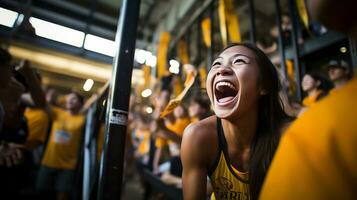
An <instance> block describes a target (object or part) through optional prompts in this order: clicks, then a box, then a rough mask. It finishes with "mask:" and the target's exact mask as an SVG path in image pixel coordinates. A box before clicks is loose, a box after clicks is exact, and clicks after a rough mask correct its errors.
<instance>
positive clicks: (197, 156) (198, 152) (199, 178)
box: [181, 125, 210, 200]
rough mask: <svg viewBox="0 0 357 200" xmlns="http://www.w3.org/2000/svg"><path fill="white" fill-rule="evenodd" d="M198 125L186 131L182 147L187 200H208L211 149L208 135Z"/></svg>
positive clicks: (184, 186)
mask: <svg viewBox="0 0 357 200" xmlns="http://www.w3.org/2000/svg"><path fill="white" fill-rule="evenodd" d="M201 132H202V129H199V128H198V126H197V125H190V126H188V127H187V128H186V129H185V133H184V136H183V140H182V146H181V160H182V166H183V173H182V182H183V194H184V199H186V200H199V199H206V186H207V178H206V177H207V169H208V166H209V157H208V155H209V153H210V152H209V149H208V148H205V146H207V145H205V144H207V142H206V141H205V140H207V138H206V134H204V133H201Z"/></svg>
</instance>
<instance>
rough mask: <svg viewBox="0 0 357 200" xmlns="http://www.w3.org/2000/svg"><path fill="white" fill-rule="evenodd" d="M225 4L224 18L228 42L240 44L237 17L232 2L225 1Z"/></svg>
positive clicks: (230, 0) (229, 0)
mask: <svg viewBox="0 0 357 200" xmlns="http://www.w3.org/2000/svg"><path fill="white" fill-rule="evenodd" d="M225 4H226V12H227V14H226V16H227V27H228V36H229V40H230V42H232V43H238V42H241V40H242V39H241V35H240V27H239V19H238V15H237V13H236V11H235V5H234V1H233V0H225Z"/></svg>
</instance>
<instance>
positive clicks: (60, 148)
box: [42, 108, 84, 169]
mask: <svg viewBox="0 0 357 200" xmlns="http://www.w3.org/2000/svg"><path fill="white" fill-rule="evenodd" d="M52 112H53V122H52V129H51V133H50V138H49V140H48V144H47V148H46V151H45V154H44V157H43V160H42V165H44V166H47V167H51V168H56V169H74V168H75V167H76V164H77V159H78V151H79V149H78V148H79V144H80V140H81V134H82V127H83V124H84V116H83V115H80V114H78V115H71V114H70V113H69V112H67V111H65V110H63V109H59V108H53V109H52Z"/></svg>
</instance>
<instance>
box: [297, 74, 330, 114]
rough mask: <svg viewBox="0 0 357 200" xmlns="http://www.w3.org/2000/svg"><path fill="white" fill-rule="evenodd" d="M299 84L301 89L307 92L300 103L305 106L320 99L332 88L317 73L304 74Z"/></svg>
mask: <svg viewBox="0 0 357 200" xmlns="http://www.w3.org/2000/svg"><path fill="white" fill-rule="evenodd" d="M301 86H302V90H303V91H304V92H306V93H307V96H306V97H305V98H304V99H303V101H302V104H303V106H305V107H309V106H311V105H312V104H314V103H316V102H317V101H319V100H321V99H322V98H323V97H325V96H326V95H327V94H328V91H329V90H330V89H331V88H332V84H330V83H329V81H328V80H326V79H325V78H323V77H322V76H321V75H319V74H317V73H307V74H305V75H304V77H303V79H302V82H301Z"/></svg>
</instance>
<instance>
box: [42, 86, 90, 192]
mask: <svg viewBox="0 0 357 200" xmlns="http://www.w3.org/2000/svg"><path fill="white" fill-rule="evenodd" d="M82 105H83V97H82V96H81V95H80V94H78V93H77V92H72V93H70V94H69V95H67V99H66V110H63V109H60V108H56V107H52V108H51V112H52V116H51V117H52V121H53V123H52V128H51V132H50V136H49V140H48V144H47V147H46V149H45V153H44V156H43V159H42V163H41V168H40V170H39V173H38V179H37V187H38V188H39V189H40V190H49V191H55V192H56V193H57V199H69V197H70V194H71V189H72V187H73V182H74V176H75V169H76V166H77V160H78V153H79V146H80V142H81V138H82V128H83V125H84V122H85V118H84V116H83V115H82V114H81V113H80V110H81V107H82Z"/></svg>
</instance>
